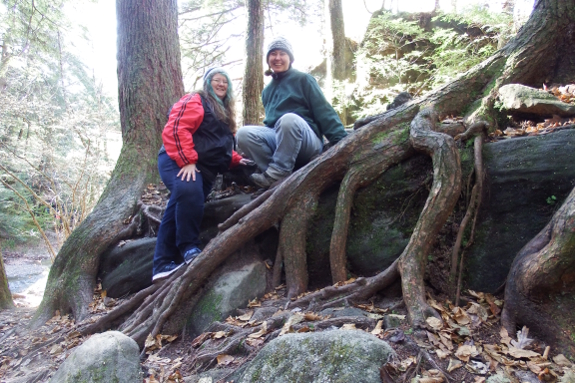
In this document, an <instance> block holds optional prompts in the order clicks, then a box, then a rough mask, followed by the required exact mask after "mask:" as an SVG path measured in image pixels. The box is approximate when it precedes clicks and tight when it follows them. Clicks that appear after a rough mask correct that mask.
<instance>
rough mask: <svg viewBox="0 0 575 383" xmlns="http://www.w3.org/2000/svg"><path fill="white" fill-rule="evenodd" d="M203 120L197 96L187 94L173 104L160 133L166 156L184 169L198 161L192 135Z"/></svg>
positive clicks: (200, 104)
mask: <svg viewBox="0 0 575 383" xmlns="http://www.w3.org/2000/svg"><path fill="white" fill-rule="evenodd" d="M203 120H204V107H203V106H202V100H201V98H200V95H199V94H187V95H185V96H184V97H182V98H181V99H180V101H178V102H177V103H175V104H174V106H173V107H172V110H171V111H170V115H169V117H168V122H167V123H166V126H165V127H164V131H163V132H162V141H163V142H164V148H165V149H166V153H168V156H170V158H171V159H172V160H174V161H176V163H177V164H178V166H179V167H180V168H181V167H184V166H185V165H188V164H195V163H196V162H197V161H198V153H196V151H195V150H194V140H193V138H192V134H194V132H195V131H196V130H197V129H198V128H199V127H200V124H201V123H202V121H203Z"/></svg>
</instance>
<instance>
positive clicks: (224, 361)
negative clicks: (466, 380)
mask: <svg viewBox="0 0 575 383" xmlns="http://www.w3.org/2000/svg"><path fill="white" fill-rule="evenodd" d="M235 359H236V358H234V357H233V356H231V355H226V354H220V355H218V357H217V358H216V360H217V362H218V364H219V365H220V366H227V365H228V364H230V363H232V362H233V361H234V360H235Z"/></svg>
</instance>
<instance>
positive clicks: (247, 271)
mask: <svg viewBox="0 0 575 383" xmlns="http://www.w3.org/2000/svg"><path fill="white" fill-rule="evenodd" d="M266 274H267V272H266V267H265V265H264V263H263V262H261V261H260V262H253V263H250V264H247V265H244V266H243V267H241V268H239V269H237V270H234V271H229V272H226V273H224V274H222V275H220V276H219V277H218V278H217V280H215V282H213V284H212V285H211V286H210V287H209V288H208V289H206V292H205V294H204V295H203V296H202V298H201V299H200V301H199V302H198V303H197V305H196V306H195V307H194V310H193V312H192V315H191V318H190V319H189V328H190V330H191V333H192V334H196V335H197V334H200V333H202V332H203V331H204V330H205V329H207V328H208V327H209V326H210V324H212V323H213V322H215V321H221V320H223V319H225V318H227V317H228V316H229V315H230V314H232V313H233V312H234V311H235V310H236V309H237V308H240V307H245V306H246V305H247V304H248V302H249V301H250V300H252V299H254V298H256V297H261V296H262V295H263V294H264V293H265V291H266Z"/></svg>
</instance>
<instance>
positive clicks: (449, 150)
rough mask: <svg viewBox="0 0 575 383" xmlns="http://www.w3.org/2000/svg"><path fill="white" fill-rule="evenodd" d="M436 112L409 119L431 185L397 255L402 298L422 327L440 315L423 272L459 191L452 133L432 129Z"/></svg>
mask: <svg viewBox="0 0 575 383" xmlns="http://www.w3.org/2000/svg"><path fill="white" fill-rule="evenodd" d="M436 119H437V116H436V114H435V113H434V112H433V111H432V110H430V109H426V110H423V111H421V112H420V113H419V114H418V115H417V117H416V118H414V120H413V122H412V123H411V129H410V140H411V142H412V144H413V146H414V147H415V149H417V150H420V151H423V152H425V153H427V154H429V155H430V156H431V157H432V160H433V174H434V177H433V185H432V187H431V191H430V193H429V196H428V198H427V202H426V204H425V207H424V208H423V211H422V213H421V216H420V217H419V220H418V221H417V224H416V226H415V229H414V231H413V234H412V236H411V239H410V241H409V243H408V245H407V247H406V248H405V250H404V251H403V253H402V254H401V256H400V257H399V263H398V269H399V272H400V274H401V280H402V290H403V299H404V300H405V304H406V306H407V311H408V313H409V317H410V321H411V323H412V325H413V326H415V327H425V326H426V323H425V319H426V318H427V317H429V316H435V317H437V318H438V319H441V317H440V315H439V314H438V313H437V312H436V311H435V310H434V309H433V308H431V307H430V306H429V305H428V304H427V301H426V299H425V286H424V284H423V276H424V273H425V264H426V261H427V255H428V254H429V250H430V248H431V245H432V244H433V243H434V241H435V238H436V236H437V234H438V233H439V230H440V229H441V227H443V225H444V224H445V222H446V221H447V218H448V217H449V215H450V214H451V212H452V211H453V208H454V207H455V204H456V202H457V199H458V198H459V193H460V191H461V164H460V160H459V153H458V151H457V149H456V147H455V142H454V140H453V138H452V137H450V136H448V135H446V134H443V133H438V132H435V131H434V127H435V124H436Z"/></svg>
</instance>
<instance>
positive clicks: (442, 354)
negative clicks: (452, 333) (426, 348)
mask: <svg viewBox="0 0 575 383" xmlns="http://www.w3.org/2000/svg"><path fill="white" fill-rule="evenodd" d="M435 353H436V354H437V356H438V357H439V359H445V358H447V357H448V356H449V355H451V353H450V352H448V351H443V350H441V349H439V350H435Z"/></svg>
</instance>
